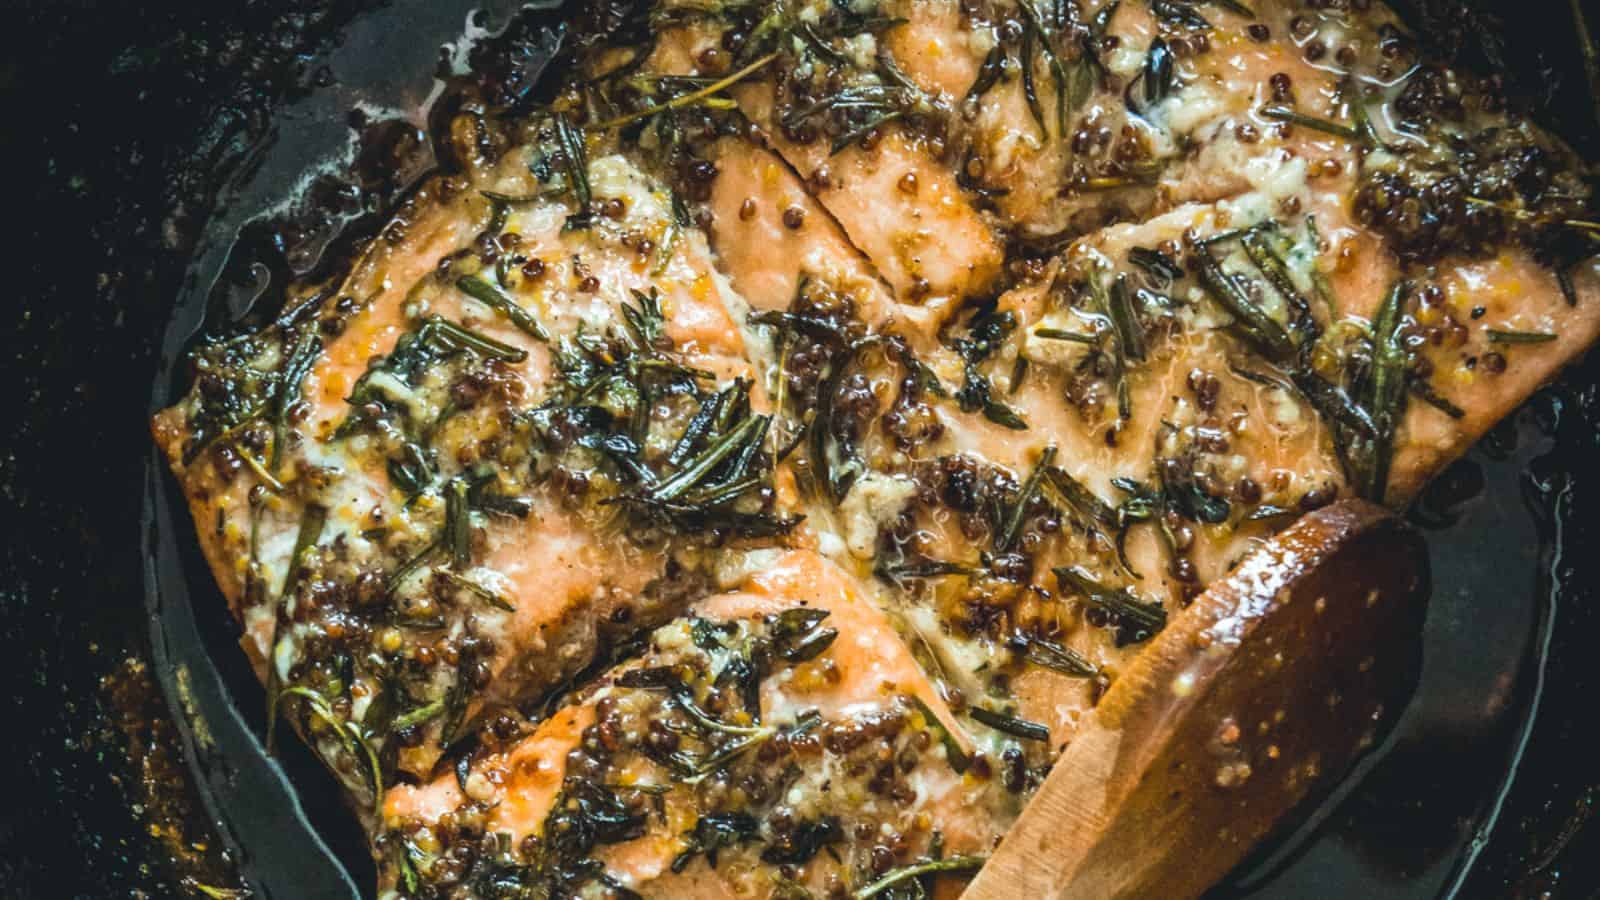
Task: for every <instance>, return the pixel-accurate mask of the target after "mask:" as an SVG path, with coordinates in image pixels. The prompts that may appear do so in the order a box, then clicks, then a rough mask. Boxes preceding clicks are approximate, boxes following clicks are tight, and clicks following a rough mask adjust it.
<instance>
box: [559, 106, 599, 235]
mask: <svg viewBox="0 0 1600 900" xmlns="http://www.w3.org/2000/svg"><path fill="white" fill-rule="evenodd" d="M551 121H552V123H553V124H554V126H555V132H556V145H557V146H558V147H559V148H560V150H561V162H562V166H563V167H564V168H565V170H566V175H567V188H568V189H569V190H571V191H572V196H573V200H574V201H575V202H576V203H577V206H578V210H577V212H575V213H573V214H572V215H570V216H568V217H567V221H566V224H565V225H563V226H562V228H563V230H568V231H575V230H581V229H584V228H588V227H589V226H590V225H591V224H592V223H593V221H594V219H593V217H594V211H593V205H594V192H593V190H591V189H590V187H589V149H588V146H587V144H585V143H584V136H583V131H582V130H581V129H579V128H578V127H577V126H575V125H573V124H572V121H571V120H570V119H568V118H567V116H566V114H565V113H559V112H558V113H556V114H555V116H554V117H552V120H551Z"/></svg>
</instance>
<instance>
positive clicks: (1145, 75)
mask: <svg viewBox="0 0 1600 900" xmlns="http://www.w3.org/2000/svg"><path fill="white" fill-rule="evenodd" d="M1176 87H1177V73H1176V69H1174V67H1173V54H1172V50H1171V49H1170V48H1169V47H1168V46H1167V42H1166V40H1165V39H1164V38H1161V37H1157V38H1155V39H1154V40H1152V41H1151V42H1150V47H1149V49H1148V50H1146V51H1145V56H1144V68H1142V69H1141V70H1140V71H1139V74H1138V75H1135V76H1134V77H1133V79H1132V80H1131V81H1129V82H1128V86H1127V88H1126V89H1124V90H1123V92H1122V102H1123V105H1124V106H1126V107H1127V109H1128V111H1129V112H1131V113H1133V114H1134V115H1136V116H1140V117H1143V116H1144V114H1145V113H1146V112H1147V111H1148V110H1149V109H1150V107H1152V106H1155V105H1156V104H1157V103H1160V102H1161V101H1162V100H1165V99H1167V97H1169V96H1171V94H1172V91H1173V89H1174V88H1176ZM1136 95H1137V96H1138V98H1139V99H1138V100H1137V101H1136V100H1135V96H1136Z"/></svg>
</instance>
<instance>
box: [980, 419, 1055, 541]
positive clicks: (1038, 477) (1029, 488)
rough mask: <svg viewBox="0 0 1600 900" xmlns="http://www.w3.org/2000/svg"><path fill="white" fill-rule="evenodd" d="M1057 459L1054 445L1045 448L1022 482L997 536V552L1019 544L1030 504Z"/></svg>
mask: <svg viewBox="0 0 1600 900" xmlns="http://www.w3.org/2000/svg"><path fill="white" fill-rule="evenodd" d="M1055 458H1056V447H1055V445H1054V444H1051V445H1050V446H1048V447H1046V448H1044V452H1043V453H1041V454H1039V461H1038V462H1036V463H1034V464H1033V471H1031V472H1029V473H1028V477H1027V479H1026V480H1024V481H1023V482H1022V487H1021V488H1019V489H1018V490H1017V499H1016V501H1015V502H1014V503H1013V504H1012V505H1011V507H1010V509H1009V510H1008V511H1007V513H1006V518H1005V526H1004V527H1003V528H1001V529H1000V531H999V532H998V533H997V534H996V535H995V544H994V547H995V550H997V551H999V552H1002V553H1004V552H1005V551H1007V550H1010V549H1011V547H1012V545H1014V544H1015V543H1016V542H1017V537H1018V536H1019V535H1020V534H1021V533H1022V523H1023V520H1025V519H1026V518H1027V514H1028V504H1029V503H1031V502H1032V501H1033V498H1034V497H1036V496H1038V494H1039V487H1040V484H1041V483H1042V481H1043V479H1044V474H1045V472H1046V471H1048V470H1049V469H1050V467H1051V464H1052V463H1054V462H1055Z"/></svg>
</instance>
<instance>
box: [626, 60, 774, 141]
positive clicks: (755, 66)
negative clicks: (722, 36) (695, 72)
mask: <svg viewBox="0 0 1600 900" xmlns="http://www.w3.org/2000/svg"><path fill="white" fill-rule="evenodd" d="M777 58H778V54H776V53H768V54H767V55H766V56H763V57H761V58H759V59H757V60H755V61H754V62H752V63H750V64H749V65H746V66H745V67H743V68H741V69H739V70H738V71H737V72H734V73H733V74H731V75H729V76H727V77H726V78H720V79H718V80H716V81H713V82H711V83H710V84H707V85H706V86H705V87H702V88H700V89H699V90H696V91H691V92H689V93H687V94H681V95H679V96H677V97H673V98H672V99H671V100H668V101H667V102H665V103H660V104H657V105H655V106H651V107H648V108H646V109H641V110H639V111H637V112H632V113H628V114H627V115H625V116H619V117H617V118H615V119H610V120H608V121H605V122H601V123H600V124H599V125H596V126H595V127H596V128H598V129H601V130H605V129H608V128H619V127H621V126H623V125H627V124H630V123H632V122H637V121H638V120H640V119H647V118H649V117H651V116H654V115H656V114H658V113H662V112H665V111H667V110H669V109H681V108H682V107H685V106H692V105H694V104H696V103H699V102H702V101H704V100H706V99H707V98H709V97H712V96H714V95H716V94H718V93H721V92H722V91H725V90H727V89H728V88H730V87H733V86H734V85H735V84H738V83H739V82H741V81H743V80H745V79H746V78H749V77H750V76H751V75H754V74H755V73H756V72H759V71H760V70H762V69H763V68H766V66H767V65H769V64H770V63H771V62H772V61H773V60H775V59H777Z"/></svg>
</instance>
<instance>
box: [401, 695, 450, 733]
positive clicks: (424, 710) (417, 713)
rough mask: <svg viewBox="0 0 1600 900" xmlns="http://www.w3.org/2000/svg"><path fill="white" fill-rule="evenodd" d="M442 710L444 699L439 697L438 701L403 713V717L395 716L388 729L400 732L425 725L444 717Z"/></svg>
mask: <svg viewBox="0 0 1600 900" xmlns="http://www.w3.org/2000/svg"><path fill="white" fill-rule="evenodd" d="M444 708H445V698H444V697H439V698H438V699H436V700H433V701H431V702H429V703H425V704H423V705H422V706H419V707H417V708H416V709H413V710H411V711H410V712H408V713H405V714H404V715H400V716H396V717H395V719H394V721H393V722H391V723H389V727H390V728H391V729H393V730H394V731H400V730H403V729H406V728H415V727H417V726H418V725H424V724H427V723H428V722H431V721H433V720H434V719H437V718H439V717H440V716H442V715H444Z"/></svg>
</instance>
